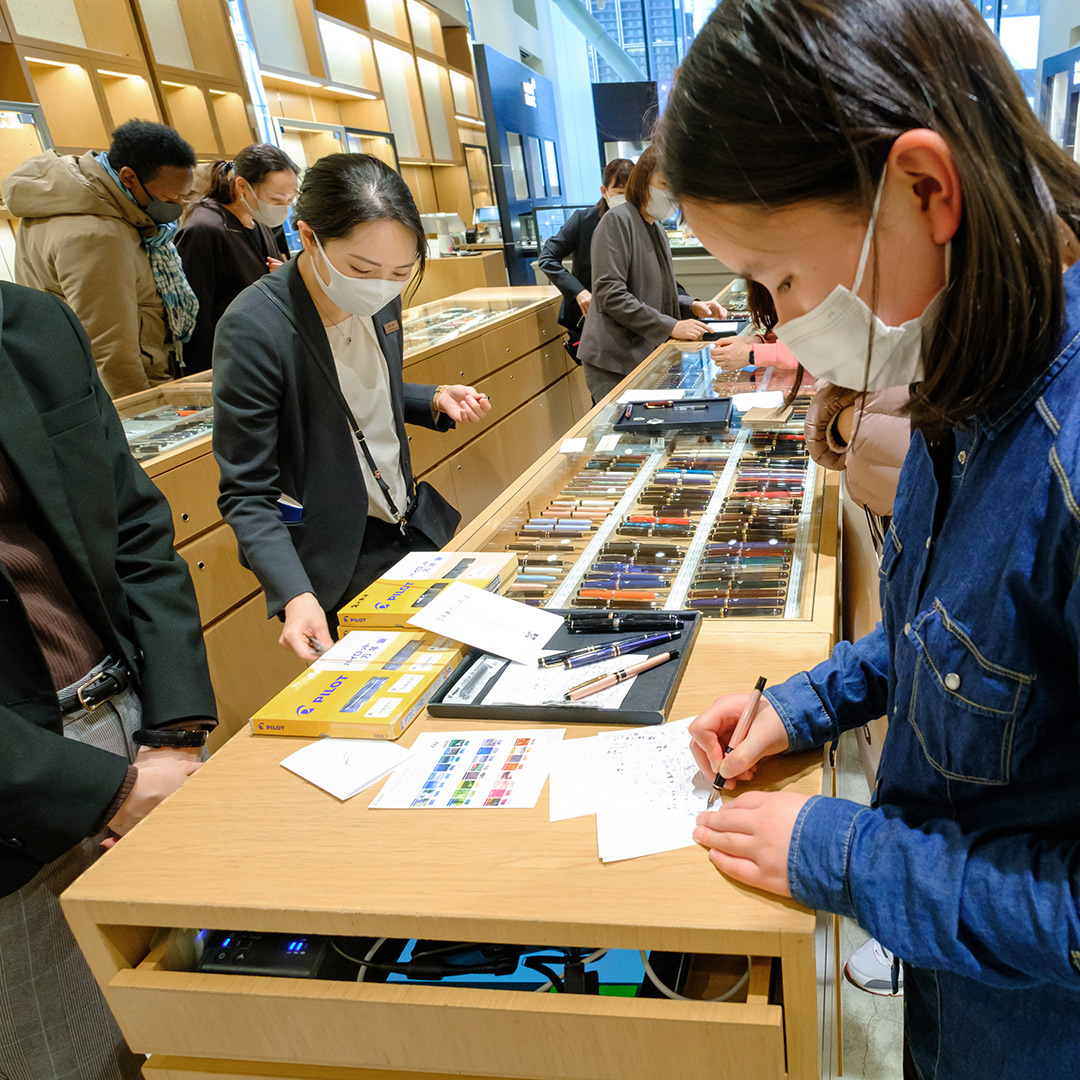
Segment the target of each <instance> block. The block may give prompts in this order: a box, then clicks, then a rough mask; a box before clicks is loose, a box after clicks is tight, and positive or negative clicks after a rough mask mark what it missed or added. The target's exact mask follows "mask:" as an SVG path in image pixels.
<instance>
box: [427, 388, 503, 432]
mask: <svg viewBox="0 0 1080 1080" xmlns="http://www.w3.org/2000/svg"><path fill="white" fill-rule="evenodd" d="M435 404H436V406H437V407H438V409H439V411H440V412H444V413H446V415H447V416H449V417H450V419H451V420H453V421H454V423H455V424H473V423H476V422H477V421H478V420H483V418H484V413H486V412H488V411H489V410H490V409H491V402H490V401H489V400H488V396H487V394H482V393H480V391H479V390H477V389H476V388H475V387H472V386H461V385H455V386H447V387H444V388H443V392H442V393H441V394H440V395H439V397H438V400H437V401H436V403H435Z"/></svg>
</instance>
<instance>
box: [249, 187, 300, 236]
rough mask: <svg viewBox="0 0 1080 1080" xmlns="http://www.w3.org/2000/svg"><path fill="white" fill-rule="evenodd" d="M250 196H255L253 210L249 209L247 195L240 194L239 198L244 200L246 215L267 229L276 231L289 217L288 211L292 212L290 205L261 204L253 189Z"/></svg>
mask: <svg viewBox="0 0 1080 1080" xmlns="http://www.w3.org/2000/svg"><path fill="white" fill-rule="evenodd" d="M251 194H252V195H254V196H255V203H256V206H255V209H254V210H252V209H251V203H250V202H249V201H248V198H247V195H246V194H244V193H241V195H240V197H241V198H242V199H243V200H244V205H245V206H246V207H247V210H248V213H249V214H250V215H251V216H252V217H253V218H254V219H255V220H256V221H257V222H259V223H260V224H261V225H265V226H266V227H267V228H268V229H276V228H277V227H278V226H279V225H284V224H285V221H286V219H287V218H288V216H289V211H290V210H292V203H291V202H290V203H286V204H285V205H284V206H278V205H277V204H276V203H268V202H263V201H262V199H260V198H259V196H258V194H257V193H256V191H255V189H254V188H252V189H251Z"/></svg>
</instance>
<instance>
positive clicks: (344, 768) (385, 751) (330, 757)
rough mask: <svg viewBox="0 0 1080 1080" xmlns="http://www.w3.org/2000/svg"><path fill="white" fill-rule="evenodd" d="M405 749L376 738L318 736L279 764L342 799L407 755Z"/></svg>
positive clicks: (370, 782)
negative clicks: (318, 737) (330, 737)
mask: <svg viewBox="0 0 1080 1080" xmlns="http://www.w3.org/2000/svg"><path fill="white" fill-rule="evenodd" d="M409 753H410V751H408V750H406V749H405V747H403V746H398V745H397V743H392V742H382V741H380V740H378V739H319V740H318V742H313V743H311V744H310V745H308V746H305V747H304V748H303V749H301V750H297V751H296V753H295V754H290V755H289V756H288V757H287V758H285V760H284V761H283V762H282V763H281V764H282V765H284V766H285V768H286V769H288V770H289V772H294V773H296V775H297V776H302V777H303V778H304V779H305V780H308V781H310V782H311V783H312V784H314V785H315V786H316V787H321V788H322V789H323V791H328V792H330V794H331V795H333V796H334V797H335V798H338V799H342V800H345V799H351V798H352V797H353V796H354V795H355V794H356V793H357V792H360V791H363V790H364V788H366V787H371V785H372V784H375V783H378V781H380V780H381V779H382V778H383V777H384V776H387V775H389V774H390V773H391V772H393V770H394V769H396V768H397V767H398V766H399V765H400V764H401V763H402V762H403V761H405V760H407V759H408V757H409Z"/></svg>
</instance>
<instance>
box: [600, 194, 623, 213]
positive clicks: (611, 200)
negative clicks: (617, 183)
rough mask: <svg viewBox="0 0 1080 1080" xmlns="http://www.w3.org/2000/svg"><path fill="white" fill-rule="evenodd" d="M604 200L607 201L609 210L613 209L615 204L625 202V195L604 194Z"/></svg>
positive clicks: (620, 204)
mask: <svg viewBox="0 0 1080 1080" xmlns="http://www.w3.org/2000/svg"><path fill="white" fill-rule="evenodd" d="M604 202H606V203H607V208H608V209H609V210H614V209H615V207H616V206H622V204H623V203H624V202H626V196H625V195H605V196H604Z"/></svg>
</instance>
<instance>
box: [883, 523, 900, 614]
mask: <svg viewBox="0 0 1080 1080" xmlns="http://www.w3.org/2000/svg"><path fill="white" fill-rule="evenodd" d="M903 550H904V545H903V544H901V543H900V536H899V535H898V533H897V531H896V526H895V525H894V524H893V523H892V522H890V523H889V527H888V529H886V530H885V540H884V542H883V543H882V546H881V562H880V563H879V565H878V587H879V589H880V600H881V610H882V611H884V610H885V601H886V598H887V597H888V594H889V582H890V581H891V580H892V577H893V573H894V571H895V570H896V564H897V561H898V560H899V558H900V553H901V552H902V551H903Z"/></svg>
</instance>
